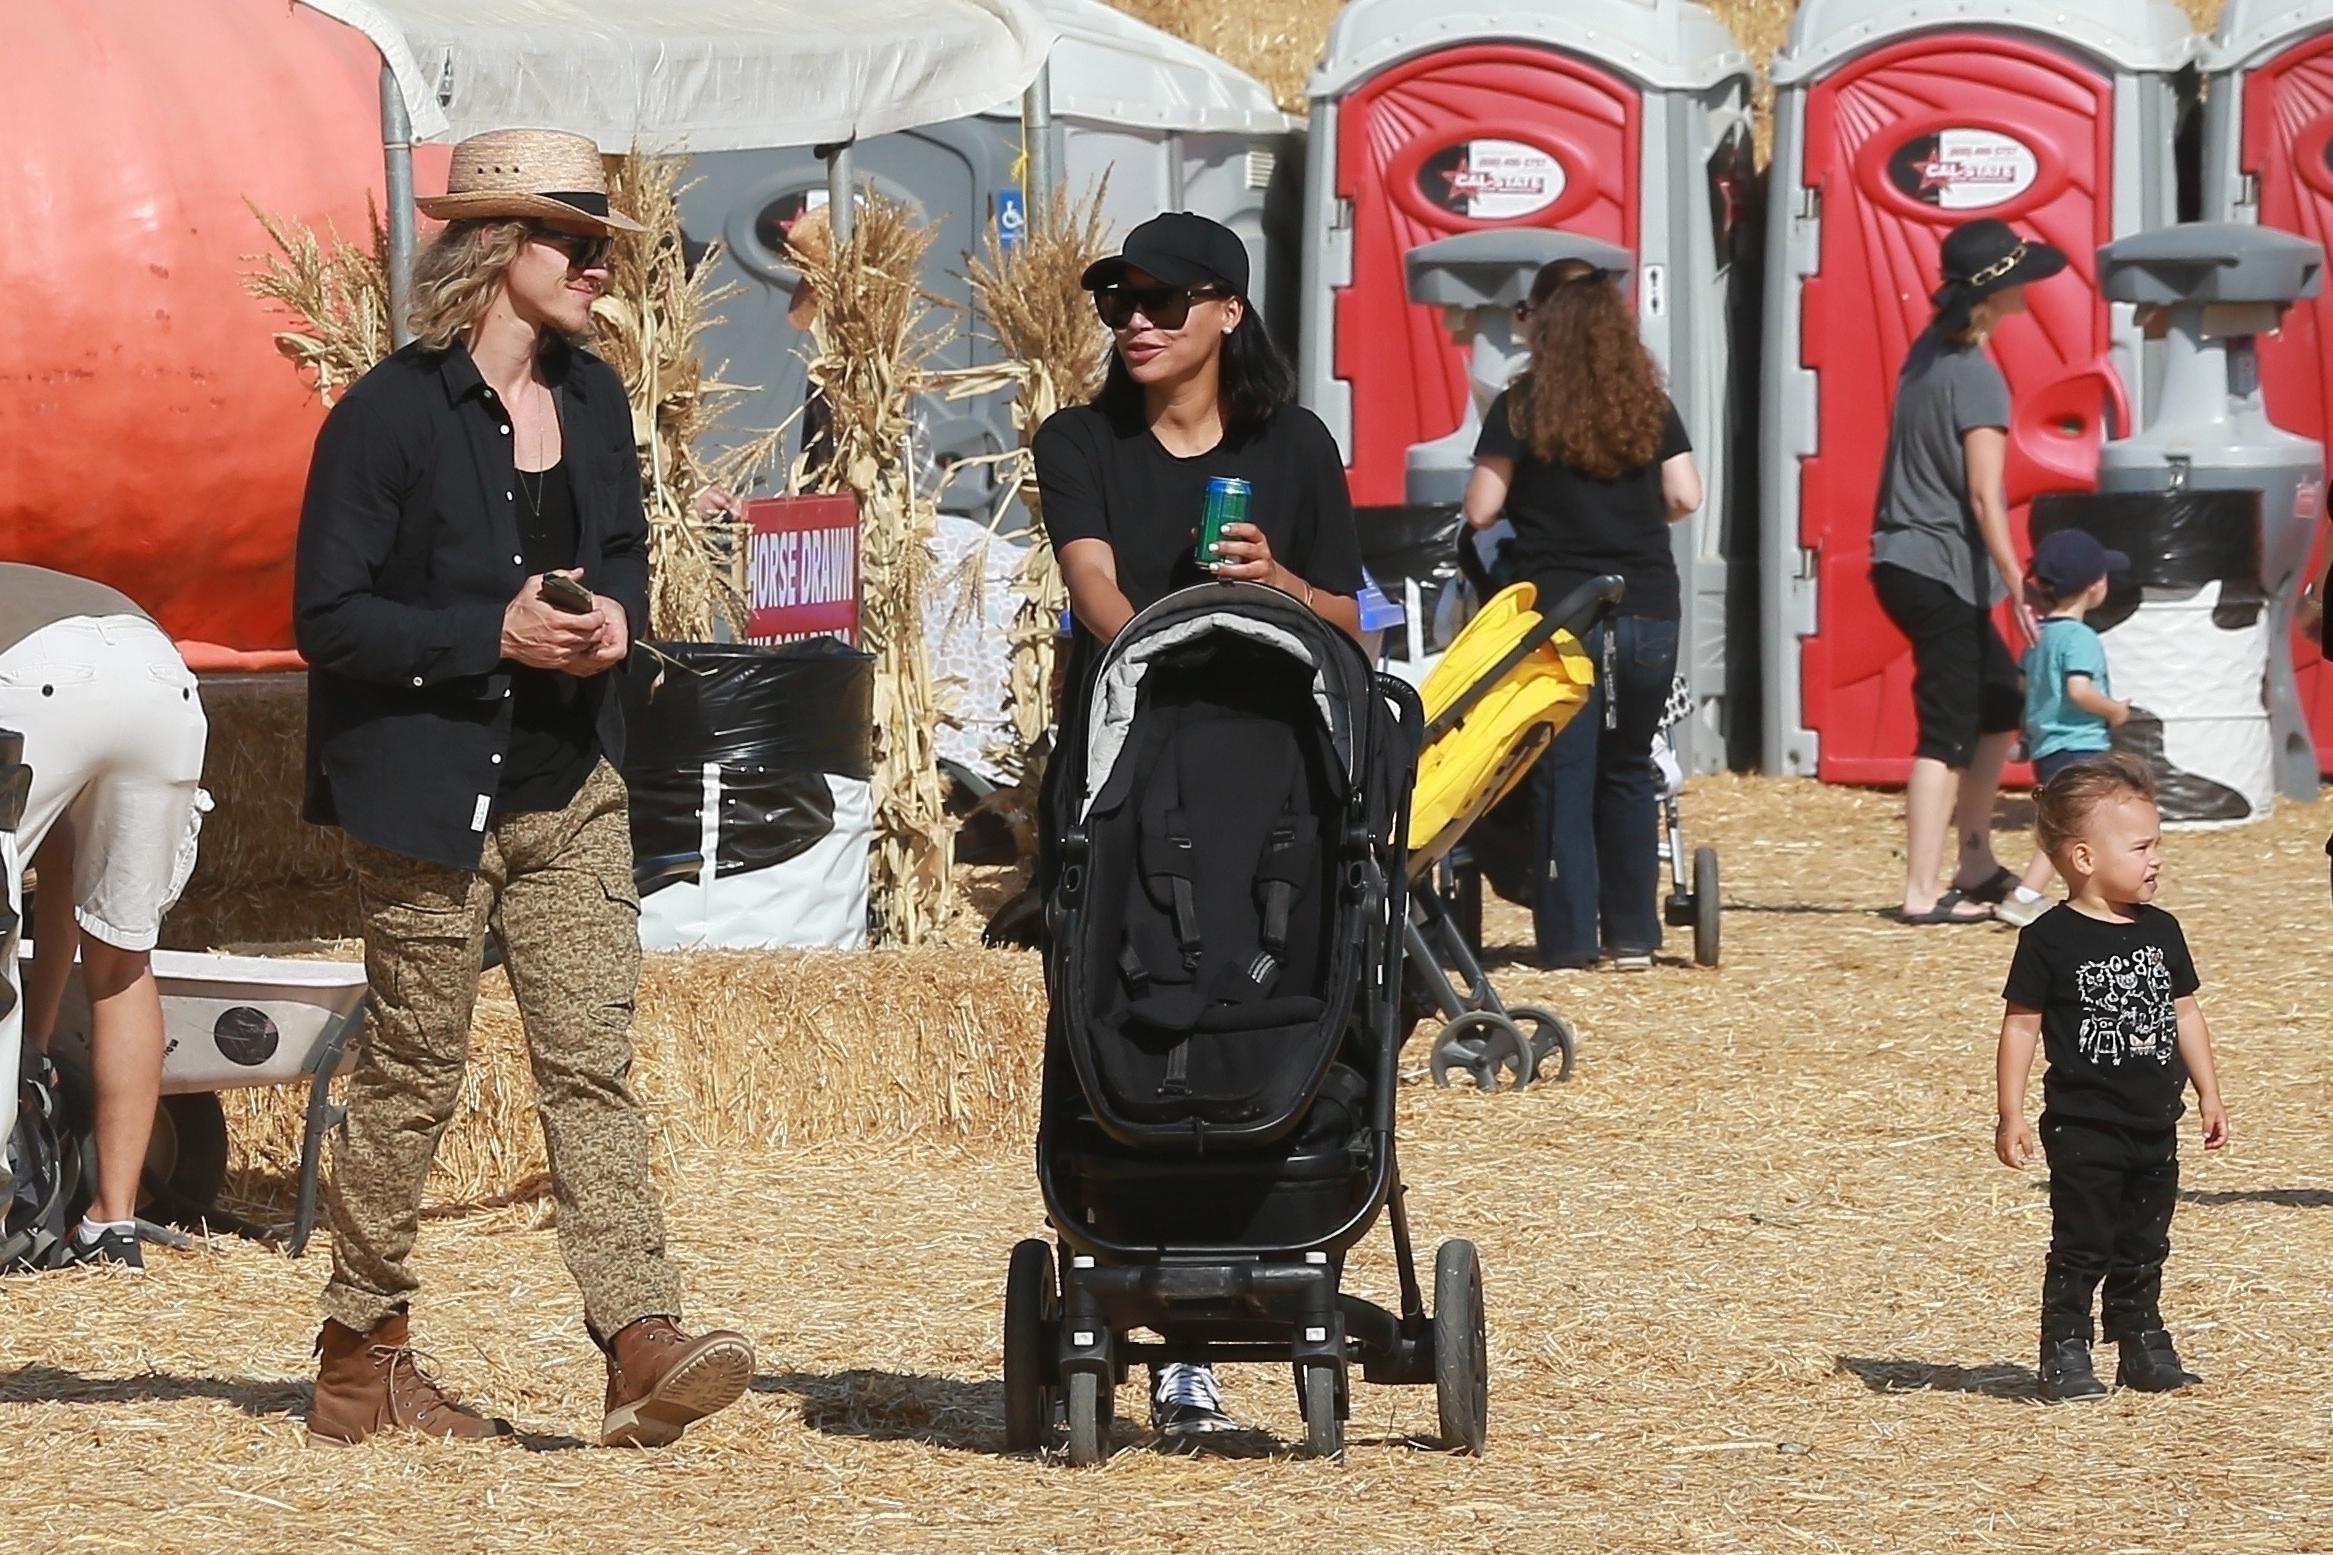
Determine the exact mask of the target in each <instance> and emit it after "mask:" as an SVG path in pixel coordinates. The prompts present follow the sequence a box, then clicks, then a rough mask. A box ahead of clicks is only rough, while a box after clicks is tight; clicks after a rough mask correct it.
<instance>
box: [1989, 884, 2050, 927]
mask: <svg viewBox="0 0 2333 1555" xmlns="http://www.w3.org/2000/svg"><path fill="white" fill-rule="evenodd" d="M2056 905H2057V904H2056V903H2055V902H2053V901H2051V900H2050V899H2049V898H2048V897H2046V896H2037V897H2035V898H2033V899H2032V900H2031V901H2027V900H2025V899H2024V898H2022V897H2020V896H2019V895H2018V894H2017V893H2016V892H2015V891H2012V892H2010V893H2009V894H2008V896H2007V897H2005V898H2003V899H2002V902H2001V905H2000V906H1998V907H1995V908H1994V909H1993V916H1994V917H1995V918H1996V919H1998V920H2000V921H2001V922H2003V923H2006V924H2008V925H2009V926H2010V927H2011V928H2017V929H2022V928H2024V927H2025V926H2026V925H2027V924H2029V923H2031V922H2032V921H2033V920H2034V919H2036V918H2038V917H2040V916H2041V915H2042V914H2043V913H2045V912H2048V911H2049V910H2050V909H2051V908H2052V907H2054V906H2056Z"/></svg>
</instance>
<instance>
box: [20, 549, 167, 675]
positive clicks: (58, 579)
mask: <svg viewBox="0 0 2333 1555" xmlns="http://www.w3.org/2000/svg"><path fill="white" fill-rule="evenodd" d="M145 613H146V612H144V611H143V610H140V609H139V608H138V607H137V605H136V604H135V603H134V602H133V601H132V600H131V599H130V597H129V596H128V595H127V594H124V593H121V592H120V591H118V590H115V589H109V588H107V587H106V586H105V585H104V584H102V583H92V582H90V581H89V580H88V579H87V578H76V577H74V576H73V575H72V574H71V573H69V572H52V571H50V570H49V569H48V568H46V567H35V566H32V565H30V564H28V563H25V562H0V653H6V652H7V651H8V650H9V649H11V648H13V647H15V646H16V645H17V644H18V643H20V642H22V641H24V640H25V639H26V638H27V637H30V636H31V635H32V634H33V633H35V632H37V631H39V630H40V629H41V628H42V627H44V626H54V625H55V624H56V623H57V622H59V621H69V620H72V619H73V618H74V617H76V616H142V615H144V614H145Z"/></svg>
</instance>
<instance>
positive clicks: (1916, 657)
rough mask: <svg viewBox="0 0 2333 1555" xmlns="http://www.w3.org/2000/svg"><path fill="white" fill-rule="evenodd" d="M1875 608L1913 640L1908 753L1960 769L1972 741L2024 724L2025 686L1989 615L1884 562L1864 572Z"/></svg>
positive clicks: (1934, 583)
mask: <svg viewBox="0 0 2333 1555" xmlns="http://www.w3.org/2000/svg"><path fill="white" fill-rule="evenodd" d="M1871 586H1872V587H1873V588H1874V589H1875V590H1877V591H1878V593H1879V607H1880V608H1881V609H1882V610H1885V611H1886V612H1887V618H1888V619H1889V620H1890V621H1893V622H1894V623H1895V624H1896V630H1897V631H1899V632H1902V633H1903V634H1904V635H1905V636H1906V637H1908V638H1910V639H1911V640H1912V710H1913V712H1914V714H1915V715H1916V716H1917V717H1918V719H1919V722H1920V745H1919V749H1918V751H1917V752H1915V754H1917V755H1920V756H1925V757H1927V758H1929V759H1930V760H1933V761H1941V762H1943V763H1944V764H1945V765H1946V766H1948V767H1952V768H1955V769H1958V768H1962V767H1966V766H1967V765H1968V764H1969V761H1970V759H1971V758H1972V757H1973V756H1974V755H1975V752H1976V746H1977V741H1978V739H1979V738H1980V737H1982V736H1984V735H1988V734H2009V733H2013V732H2015V730H2016V729H2017V726H2018V725H2019V724H2020V723H2021V722H2023V721H2024V717H2025V685H2024V680H2023V678H2022V677H2021V676H2020V675H2019V674H2018V671H2017V661H2016V660H2015V659H2013V658H2011V657H2010V655H2009V645H2008V644H2007V643H2005V642H2003V641H2002V640H2001V631H2000V628H1998V627H1996V626H1995V625H1993V613H1992V612H1991V611H1990V610H1987V609H1986V608H1985V607H1984V606H1982V605H1972V604H1970V603H1969V602H1968V601H1967V600H1965V599H1963V598H1961V597H1960V596H1959V595H1958V594H1956V593H1954V592H1953V591H1952V588H1951V586H1950V585H1948V584H1945V583H1940V582H1938V581H1937V580H1936V579H1934V578H1930V577H1924V576H1922V575H1921V574H1919V573H1916V572H1912V571H1909V570H1907V569H1905V568H1902V567H1896V566H1891V565H1889V564H1887V563H1885V562H1882V563H1880V564H1879V565H1878V566H1875V567H1873V568H1872V569H1871Z"/></svg>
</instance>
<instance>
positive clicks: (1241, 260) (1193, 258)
mask: <svg viewBox="0 0 2333 1555" xmlns="http://www.w3.org/2000/svg"><path fill="white" fill-rule="evenodd" d="M1129 270H1141V271H1144V272H1146V273H1147V274H1150V275H1154V276H1156V277H1157V278H1158V280H1159V283H1160V284H1161V285H1165V286H1208V285H1214V286H1220V287H1222V288H1223V289H1224V290H1226V291H1229V292H1233V293H1236V294H1237V295H1239V296H1242V297H1245V296H1246V295H1247V290H1248V249H1247V245H1246V244H1245V243H1242V242H1241V241H1240V240H1239V234H1238V233H1236V232H1234V231H1232V230H1231V229H1230V228H1229V227H1226V226H1225V225H1223V223H1221V222H1219V221H1210V220H1208V219H1207V218H1206V217H1204V216H1201V215H1198V214H1196V213H1195V212H1192V211H1168V212H1167V213H1166V214H1165V215H1163V216H1153V217H1151V218H1150V220H1148V221H1146V222H1144V223H1143V224H1142V225H1141V226H1139V227H1136V228H1135V229H1134V230H1133V231H1132V232H1129V233H1127V234H1126V243H1125V246H1124V247H1122V248H1120V249H1119V250H1118V252H1117V253H1115V254H1112V255H1111V256H1110V257H1109V258H1107V259H1097V260H1095V261H1094V262H1093V263H1092V264H1090V265H1088V266H1086V269H1085V274H1084V275H1082V276H1080V277H1078V284H1079V285H1080V286H1083V287H1084V288H1085V289H1086V290H1087V291H1089V292H1098V291H1101V290H1102V289H1104V288H1105V287H1111V286H1116V285H1117V284H1118V283H1119V282H1121V281H1123V280H1124V279H1125V278H1126V272H1127V271H1129Z"/></svg>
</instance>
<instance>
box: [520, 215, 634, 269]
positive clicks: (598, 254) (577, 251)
mask: <svg viewBox="0 0 2333 1555" xmlns="http://www.w3.org/2000/svg"><path fill="white" fill-rule="evenodd" d="M527 238H528V240H529V241H531V242H535V243H540V244H542V245H543V246H544V247H545V248H555V249H557V250H558V251H559V252H560V253H562V254H565V255H566V256H567V267H568V268H569V269H571V270H597V269H600V268H602V267H603V266H605V265H606V264H607V262H608V255H610V254H611V253H613V252H615V247H616V240H615V239H614V238H611V237H609V236H607V235H606V234H605V233H591V232H563V231H561V230H560V229H559V228H557V227H546V226H544V225H543V224H542V223H540V222H533V221H530V222H528V223H527Z"/></svg>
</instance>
